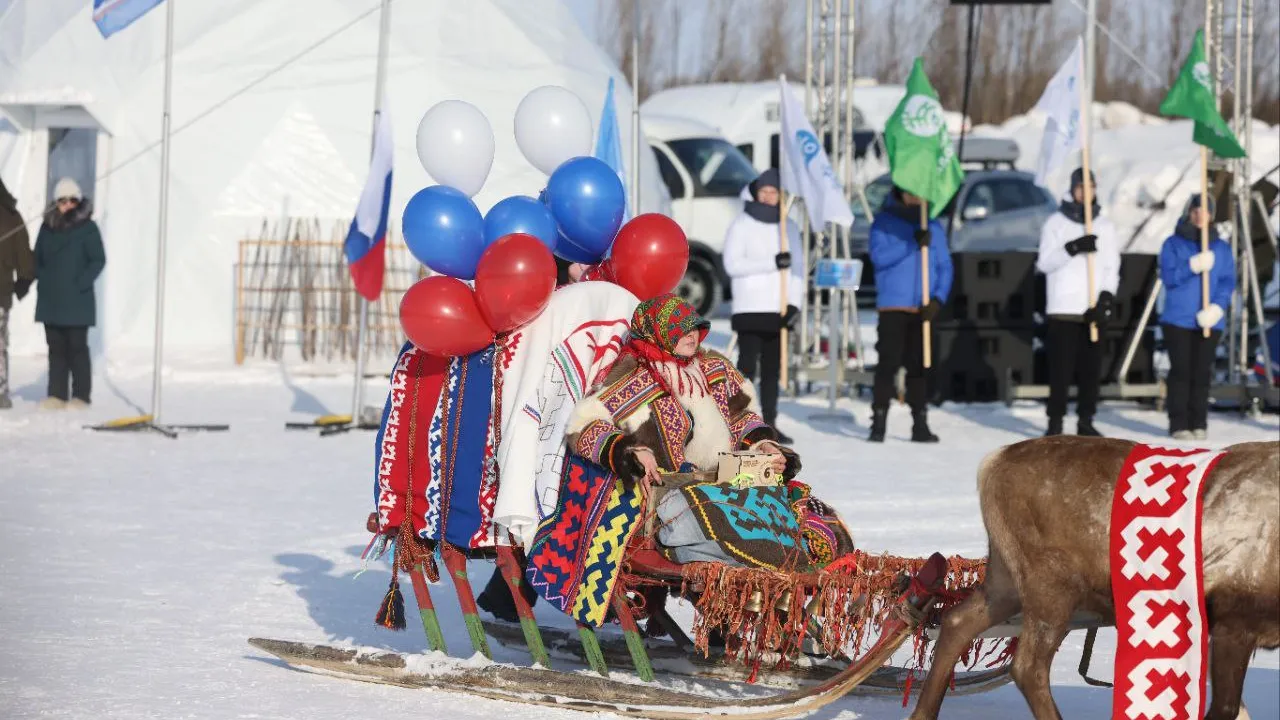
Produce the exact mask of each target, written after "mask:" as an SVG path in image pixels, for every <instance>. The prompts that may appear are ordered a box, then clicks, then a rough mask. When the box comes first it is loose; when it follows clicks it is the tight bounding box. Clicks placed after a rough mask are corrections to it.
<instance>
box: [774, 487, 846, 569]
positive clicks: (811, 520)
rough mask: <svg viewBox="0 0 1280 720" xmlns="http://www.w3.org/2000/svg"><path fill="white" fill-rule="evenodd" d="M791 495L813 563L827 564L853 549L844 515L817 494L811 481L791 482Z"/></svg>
mask: <svg viewBox="0 0 1280 720" xmlns="http://www.w3.org/2000/svg"><path fill="white" fill-rule="evenodd" d="M787 496H788V499H789V500H790V502H791V509H792V510H793V511H794V512H795V514H796V519H797V520H799V522H800V535H801V537H802V538H803V540H804V549H805V551H806V552H808V553H809V560H810V562H811V563H813V564H814V565H816V566H818V567H826V566H827V565H829V564H831V562H833V561H834V560H836V559H837V558H840V557H843V556H845V555H847V554H849V553H851V552H853V550H854V548H853V536H852V535H850V534H849V530H848V528H846V527H845V525H844V522H843V521H842V520H840V516H839V515H837V514H836V511H835V510H834V509H833V508H832V507H831V506H829V505H827V504H826V503H824V502H822V501H821V500H819V499H818V498H816V497H814V496H813V494H812V491H811V490H810V489H809V486H808V485H805V484H804V483H802V482H796V481H794V480H793V481H791V482H788V483H787Z"/></svg>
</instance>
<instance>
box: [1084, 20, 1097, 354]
mask: <svg viewBox="0 0 1280 720" xmlns="http://www.w3.org/2000/svg"><path fill="white" fill-rule="evenodd" d="M1092 27H1093V26H1092V24H1090V28H1091V29H1092ZM1090 50H1091V51H1092V44H1090ZM1085 55H1091V53H1085ZM1087 62H1091V61H1088V60H1086V58H1085V56H1084V55H1082V56H1080V63H1081V66H1082V67H1081V68H1080V70H1081V73H1080V75H1081V77H1083V78H1084V89H1083V91H1082V92H1081V93H1080V170H1081V173H1082V174H1083V175H1084V177H1083V179H1082V182H1083V183H1084V234H1085V235H1092V234H1093V189H1094V188H1093V173H1092V171H1091V170H1090V169H1089V131H1090V129H1091V128H1090V127H1089V126H1090V125H1091V124H1092V122H1093V121H1092V118H1093V115H1092V110H1093V81H1092V79H1091V78H1090V77H1089V74H1088V72H1087V68H1088V65H1086V63H1087ZM1084 259H1085V276H1086V278H1087V280H1086V282H1087V283H1088V290H1089V309H1090V310H1092V309H1094V308H1095V307H1097V306H1098V288H1097V285H1098V282H1097V275H1095V270H1094V261H1095V253H1092V252H1088V253H1085V255H1084ZM1089 342H1094V343H1096V342H1098V324H1097V323H1096V322H1093V321H1092V320H1091V321H1089Z"/></svg>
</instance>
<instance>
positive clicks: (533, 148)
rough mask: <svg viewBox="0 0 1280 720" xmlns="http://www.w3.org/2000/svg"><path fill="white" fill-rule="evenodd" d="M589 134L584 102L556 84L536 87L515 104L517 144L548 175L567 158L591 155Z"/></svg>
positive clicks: (531, 161) (525, 155) (589, 123)
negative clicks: (516, 105)
mask: <svg viewBox="0 0 1280 720" xmlns="http://www.w3.org/2000/svg"><path fill="white" fill-rule="evenodd" d="M592 138H593V134H592V132H591V113H589V112H587V106H586V105H584V104H583V103H582V99H581V98H579V97H578V96H577V95H574V94H573V93H572V92H570V91H568V90H566V89H564V88H562V87H560V86H559V85H543V86H542V87H540V88H535V89H534V90H532V91H530V93H529V94H528V95H525V96H524V99H523V100H521V101H520V105H519V107H517V108H516V145H518V146H519V147H520V152H521V153H523V154H524V157H525V159H526V160H528V161H529V162H530V163H531V164H532V165H533V166H534V167H536V168H538V169H539V170H541V171H542V172H544V173H546V174H548V175H550V174H551V173H552V172H555V169H556V168H558V167H560V164H561V163H563V162H564V161H565V160H568V159H569V158H574V157H579V156H582V155H590V154H591V141H592Z"/></svg>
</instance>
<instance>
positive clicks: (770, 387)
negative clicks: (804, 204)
mask: <svg viewBox="0 0 1280 720" xmlns="http://www.w3.org/2000/svg"><path fill="white" fill-rule="evenodd" d="M747 192H749V193H750V198H751V199H749V200H747V202H746V206H745V207H744V208H743V212H742V214H741V215H739V216H738V217H737V219H736V220H734V221H733V223H732V224H731V225H729V230H728V231H727V233H726V234H725V239H724V270H725V273H727V274H728V275H729V278H730V288H731V290H732V292H733V318H732V320H731V323H732V327H733V331H734V332H736V333H737V334H738V363H737V365H738V371H739V372H741V373H742V374H743V375H744V376H745V377H746V378H747V379H749V380H753V381H754V380H756V378H759V388H760V408H761V414H762V415H763V417H764V421H765V423H767V424H768V425H769V426H770V427H772V428H774V429H775V431H776V432H778V438H779V440H780V441H781V442H782V443H784V444H790V443H791V438H789V437H787V436H786V435H784V434H783V433H782V432H781V431H777V421H778V391H779V388H778V381H779V377H780V376H781V373H782V329H783V328H784V327H786V328H789V329H794V328H795V325H796V322H797V321H798V320H799V318H800V304H801V303H802V302H803V298H804V292H805V285H806V284H805V278H804V276H803V275H802V274H801V273H800V265H801V264H800V263H793V262H792V258H791V253H790V252H783V251H782V240H781V238H780V237H779V232H778V223H779V222H780V220H781V217H780V216H781V212H780V210H779V208H778V202H779V200H780V195H779V191H778V171H777V170H773V169H770V170H765V171H764V172H762V173H760V176H759V177H758V178H756V179H755V180H754V181H752V183H751V184H750V185H748V186H747ZM787 245H788V248H796V249H797V250H798V251H802V246H801V244H800V231H799V229H798V228H797V227H796V224H795V223H793V222H791V221H790V220H788V221H787ZM784 276H787V290H786V292H787V310H786V313H785V314H784V313H783V312H782V279H783V277H784Z"/></svg>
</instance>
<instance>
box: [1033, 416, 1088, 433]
mask: <svg viewBox="0 0 1280 720" xmlns="http://www.w3.org/2000/svg"><path fill="white" fill-rule="evenodd" d="M1062 432H1063V430H1062V418H1060V417H1051V418H1049V429H1048V430H1045V431H1044V436H1045V437H1052V436H1054V435H1061V434H1062ZM1076 434H1077V435H1081V436H1083V437H1102V433H1100V432H1098V428H1096V427H1094V426H1093V418H1080V420H1079V421H1078V422H1077V423H1076Z"/></svg>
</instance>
